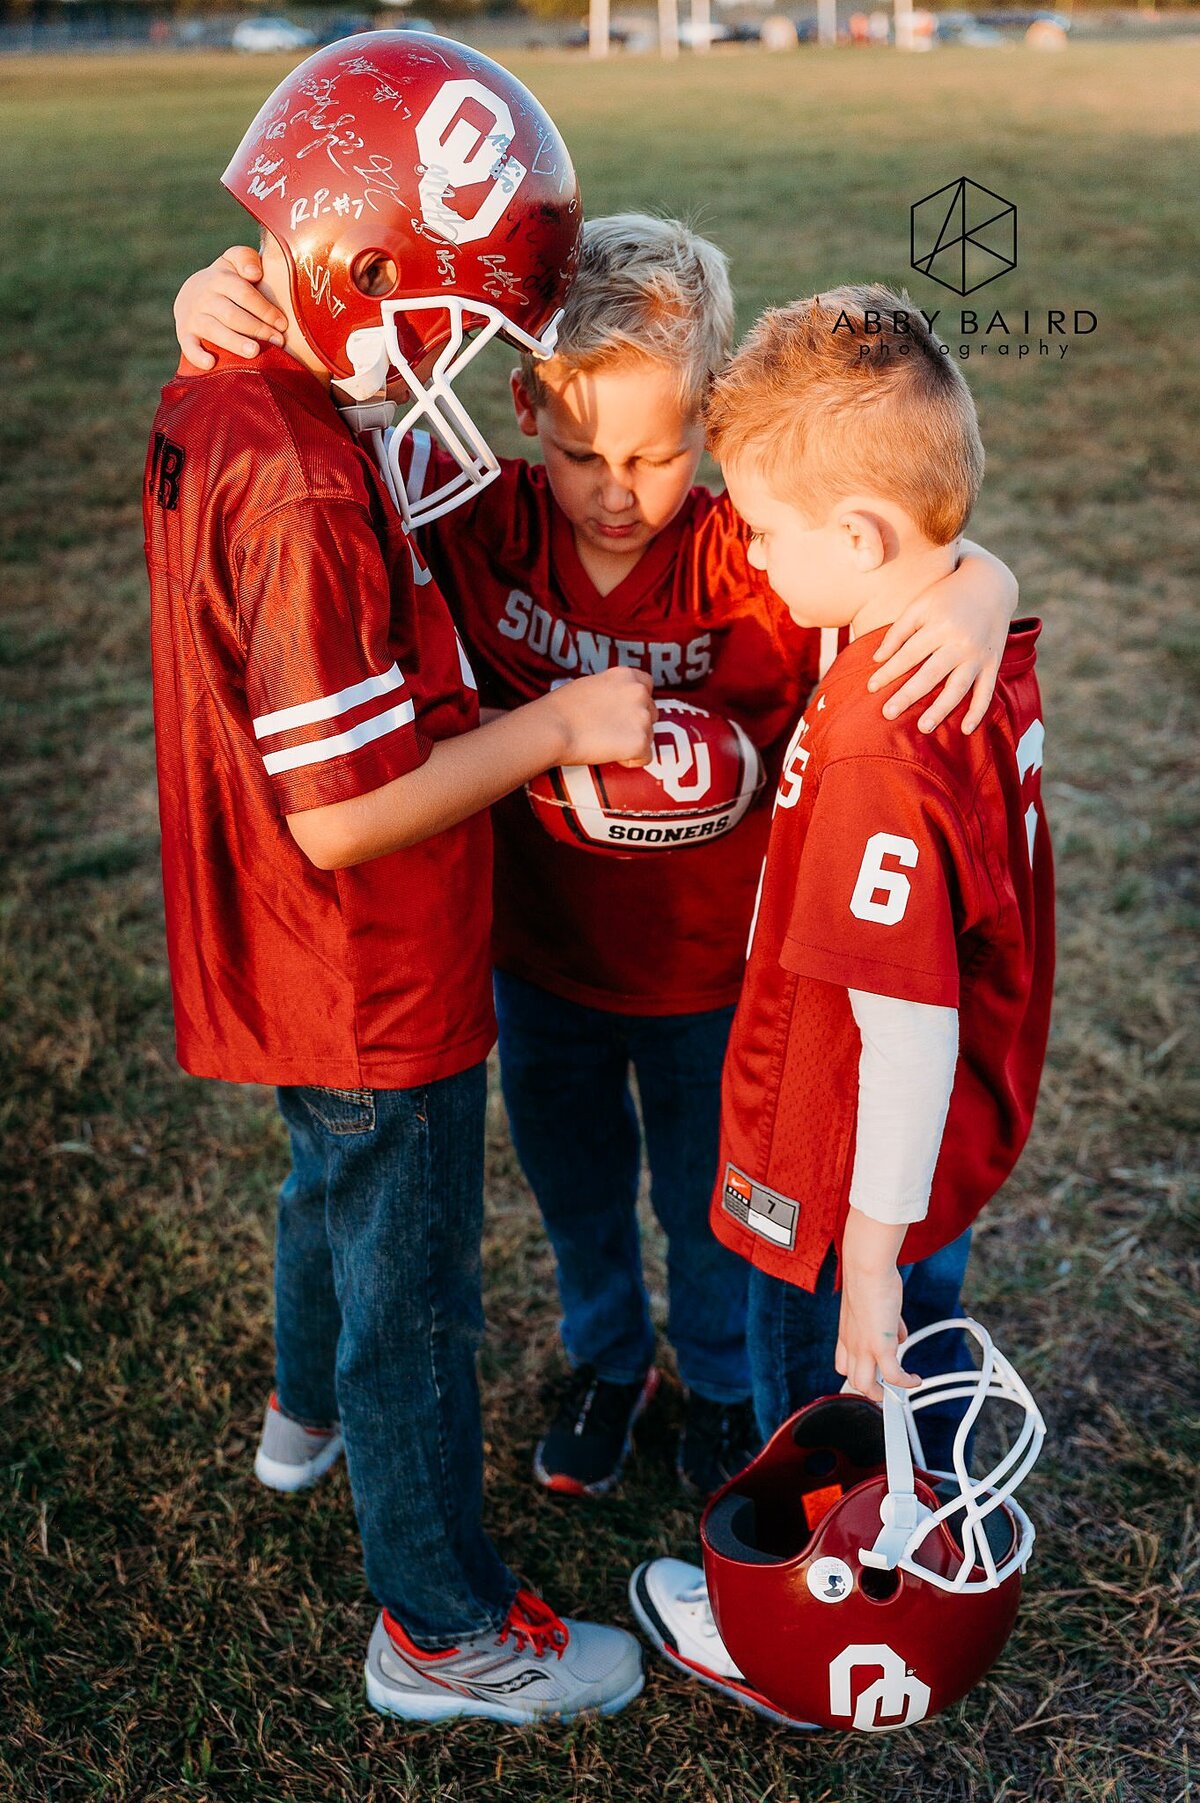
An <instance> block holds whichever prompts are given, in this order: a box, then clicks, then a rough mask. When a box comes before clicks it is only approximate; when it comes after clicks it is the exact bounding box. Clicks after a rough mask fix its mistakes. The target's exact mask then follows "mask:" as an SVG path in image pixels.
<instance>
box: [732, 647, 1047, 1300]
mask: <svg viewBox="0 0 1200 1803" xmlns="http://www.w3.org/2000/svg"><path fill="white" fill-rule="evenodd" d="M1040 631H1041V626H1040V624H1039V623H1038V622H1036V621H1024V622H1021V623H1019V624H1018V625H1016V626H1014V628H1013V630H1012V631H1011V633H1010V634H1009V639H1008V646H1007V649H1006V650H1005V653H1004V658H1003V662H1002V664H1001V668H1000V678H999V682H998V684H997V688H996V694H995V697H994V698H993V701H992V705H991V708H990V710H989V712H988V716H987V719H986V721H985V722H984V724H983V725H982V726H980V727H979V728H978V730H977V731H976V732H975V733H974V734H973V735H972V736H971V737H969V738H965V737H964V736H963V734H962V733H961V732H960V731H959V725H960V722H961V718H962V710H961V709H960V710H958V711H957V712H956V713H955V714H954V715H953V716H952V717H951V719H950V720H949V721H948V722H947V723H946V724H945V725H944V726H943V727H942V728H941V729H940V730H939V731H938V732H936V733H934V734H932V735H930V736H929V737H926V736H925V735H923V734H922V733H920V732H918V730H917V726H916V714H915V711H913V710H910V712H909V713H908V714H906V715H905V716H904V717H903V718H902V719H900V720H892V721H888V720H885V719H884V717H883V714H882V713H881V712H880V709H879V705H878V698H877V697H874V696H871V695H868V694H867V692H866V687H865V679H866V677H867V675H868V674H869V672H870V668H871V661H872V653H873V652H874V651H875V649H876V647H877V646H878V645H879V643H880V641H881V639H882V636H883V635H882V633H880V632H876V633H868V634H867V635H865V636H864V637H863V638H861V639H857V640H856V641H855V642H854V643H853V644H852V645H851V646H850V647H849V648H848V649H847V650H845V651H843V652H842V653H841V655H840V656H839V657H838V658H837V660H836V661H835V663H834V664H833V666H832V668H831V669H830V671H829V673H828V675H827V676H826V678H825V680H824V681H823V682H822V684H821V687H820V689H819V691H818V693H817V694H816V696H814V698H813V701H812V703H811V705H810V706H809V708H808V711H807V712H806V713H805V715H804V717H803V719H802V720H801V722H800V725H799V726H798V727H797V729H796V731H795V733H794V734H793V736H792V741H791V744H790V745H789V747H788V750H787V753H786V755H785V757H784V761H783V770H782V774H781V776H780V781H779V788H778V791H777V794H776V797H775V813H774V817H773V820H772V825H771V837H770V844H769V846H768V850H767V858H766V863H765V865H764V868H763V875H762V887H761V891H760V895H759V904H758V913H757V918H756V921H755V926H754V935H753V939H752V942H751V947H750V957H749V962H748V965H747V970H746V982H745V987H744V989H743V991H742V997H741V1001H740V1003H739V1005H738V1010H737V1014H736V1016H735V1018H734V1025H733V1033H732V1036H731V1039H730V1044H729V1052H728V1055H727V1057H726V1061H725V1072H724V1079H723V1083H722V1090H721V1155H720V1164H719V1167H718V1169H719V1175H718V1178H717V1183H716V1188H715V1191H714V1195H713V1205H712V1217H711V1218H712V1225H713V1230H714V1232H715V1233H716V1235H717V1237H718V1239H720V1240H722V1241H724V1243H725V1244H726V1245H727V1246H731V1247H732V1248H733V1249H734V1251H736V1252H740V1253H741V1254H742V1255H743V1257H745V1258H748V1259H749V1260H750V1261H751V1262H752V1263H753V1264H756V1265H759V1266H761V1267H762V1269H763V1270H766V1271H769V1272H771V1273H772V1274H773V1275H775V1276H777V1277H782V1278H785V1279H786V1280H787V1281H788V1282H791V1283H795V1284H797V1285H799V1286H800V1287H802V1288H805V1289H811V1288H812V1286H813V1284H814V1282H815V1280H816V1277H817V1273H818V1272H819V1270H820V1268H821V1265H822V1263H823V1261H824V1259H825V1255H826V1253H827V1252H828V1250H829V1247H830V1245H831V1244H835V1243H837V1244H840V1241H841V1233H842V1227H843V1225H844V1222H845V1216H846V1209H847V1206H848V1198H849V1193H850V1179H851V1176H852V1174H853V1167H854V1136H855V1123H856V1117H857V1105H858V1104H857V1097H858V1060H859V1053H860V1050H861V1040H860V1037H859V1032H858V1028H857V1027H856V1025H855V1023H854V1017H853V1015H852V1014H851V1011H850V1001H849V994H848V991H849V990H850V989H864V990H867V991H869V992H871V993H872V994H876V995H890V996H898V997H900V998H901V999H904V1000H907V1001H913V1002H928V1003H932V1004H934V1005H936V1006H939V1007H944V1008H957V1009H958V1013H959V1057H958V1068H957V1072H956V1076H955V1084H954V1091H953V1094H952V1096H951V1100H950V1111H949V1115H948V1117H947V1120H946V1127H945V1132H944V1135H943V1138H942V1147H941V1154H940V1157H939V1159H938V1163H937V1169H936V1171H935V1173H934V1180H933V1191H932V1195H931V1198H930V1204H929V1212H928V1215H927V1216H926V1218H925V1220H923V1221H920V1222H918V1223H916V1224H915V1225H914V1226H912V1227H911V1228H910V1229H909V1231H908V1234H907V1235H906V1237H905V1241H904V1247H903V1251H902V1254H901V1257H902V1261H903V1262H908V1261H910V1260H914V1259H918V1258H925V1257H927V1256H928V1255H929V1254H930V1253H932V1252H935V1251H937V1250H938V1248H939V1247H941V1246H944V1245H946V1244H948V1243H949V1241H951V1240H952V1239H955V1238H956V1237H957V1235H958V1234H960V1233H961V1232H962V1231H963V1229H964V1228H966V1227H967V1226H969V1224H970V1223H971V1221H972V1220H974V1218H975V1216H976V1214H978V1212H979V1210H980V1209H981V1208H982V1207H983V1205H984V1203H985V1202H986V1201H987V1200H988V1199H989V1197H991V1196H992V1195H994V1193H995V1191H996V1190H997V1189H998V1188H999V1186H1000V1184H1001V1183H1003V1181H1004V1179H1005V1178H1006V1177H1007V1176H1008V1174H1009V1172H1010V1171H1011V1170H1012V1168H1013V1165H1014V1164H1015V1163H1016V1161H1017V1157H1018V1155H1019V1154H1020V1151H1021V1148H1022V1146H1023V1145H1024V1143H1025V1140H1026V1138H1027V1137H1028V1134H1029V1128H1030V1124H1031V1122H1032V1120H1033V1110H1034V1103H1035V1101H1036V1099H1037V1090H1038V1083H1039V1081H1040V1078H1041V1073H1042V1062H1043V1059H1044V1057H1045V1051H1046V1035H1047V1031H1048V1029H1049V1023H1050V998H1051V990H1052V987H1053V979H1054V870H1053V862H1052V857H1051V851H1050V836H1049V833H1048V832H1047V830H1046V822H1045V818H1044V816H1043V814H1042V808H1041V778H1040V772H1041V766H1042V741H1043V736H1044V735H1043V728H1042V720H1041V699H1040V696H1039V694H1038V685H1037V677H1036V675H1035V673H1034V662H1035V656H1036V653H1035V645H1036V641H1037V637H1038V634H1039V632H1040Z"/></svg>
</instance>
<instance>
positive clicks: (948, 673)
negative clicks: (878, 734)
mask: <svg viewBox="0 0 1200 1803" xmlns="http://www.w3.org/2000/svg"><path fill="white" fill-rule="evenodd" d="M1018 595H1019V591H1018V587H1017V579H1016V577H1015V576H1014V575H1013V573H1012V571H1011V570H1010V569H1009V568H1008V566H1007V564H1004V563H1001V561H1000V559H999V558H998V557H993V556H992V554H991V552H990V551H985V550H983V549H982V547H981V546H979V545H973V544H970V543H968V542H965V541H964V544H963V555H962V559H961V561H960V563H959V565H958V568H957V569H955V570H952V571H951V573H950V574H949V575H948V576H943V577H942V579H941V581H940V582H935V583H934V585H933V587H932V588H930V589H927V590H926V591H925V593H924V594H923V595H918V597H917V599H916V600H915V601H913V602H912V603H911V604H910V605H909V606H908V607H906V608H905V610H904V612H903V613H902V614H901V615H900V617H899V619H897V620H895V621H894V622H893V624H892V625H891V626H890V627H889V628H888V631H887V635H886V636H885V638H884V640H883V643H882V644H881V645H880V647H879V649H878V650H877V651H876V653H875V660H876V662H877V663H879V664H880V665H881V666H882V667H881V668H880V669H878V670H876V671H875V673H874V675H873V676H872V677H871V679H870V681H869V682H868V684H867V687H868V688H869V689H870V690H871V691H872V692H874V691H876V690H878V689H885V688H887V687H888V686H889V685H890V684H891V683H894V682H896V681H898V680H899V678H900V677H901V676H908V678H909V679H908V681H907V682H906V683H905V684H904V686H903V688H900V689H897V691H896V693H895V694H894V695H889V697H888V699H887V700H886V701H885V702H884V706H883V712H884V718H885V719H888V720H898V719H899V718H900V715H901V714H903V713H905V712H906V711H907V710H908V709H909V708H910V707H912V706H914V704H915V703H916V702H918V701H923V700H924V698H925V697H926V696H927V695H930V694H932V693H933V691H934V689H936V688H937V686H938V684H939V683H941V684H942V688H941V692H940V693H939V694H938V695H937V696H936V697H935V699H934V700H933V701H932V702H931V703H930V705H929V706H928V707H927V708H926V710H925V712H924V713H923V714H922V715H921V718H920V720H919V721H918V722H917V725H918V726H919V728H920V730H921V731H922V732H926V733H928V732H932V731H933V730H934V728H935V727H937V726H940V725H941V723H942V721H943V720H945V719H946V718H947V716H948V715H950V714H952V713H953V712H954V709H955V708H956V707H957V706H958V704H959V702H960V701H962V699H963V697H964V696H965V695H967V694H968V693H969V694H970V696H971V705H970V706H969V707H968V709H967V711H966V713H965V714H964V715H963V721H962V730H963V731H964V732H965V733H971V732H974V731H975V728H976V727H977V726H978V725H979V724H980V722H981V721H982V720H983V718H984V716H985V715H986V713H987V711H988V708H989V707H990V706H991V701H992V695H993V693H994V692H995V688H996V678H997V676H998V675H999V673H1000V659H1001V658H1002V657H1003V655H1004V644H1005V640H1006V639H1007V637H1008V628H1009V625H1010V623H1011V621H1012V617H1013V615H1014V614H1015V612H1016V610H1017V600H1018ZM910 671H911V672H913V674H912V675H909V672H910Z"/></svg>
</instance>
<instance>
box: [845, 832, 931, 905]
mask: <svg viewBox="0 0 1200 1803" xmlns="http://www.w3.org/2000/svg"><path fill="white" fill-rule="evenodd" d="M917 856H918V853H917V848H916V846H915V845H914V844H913V842H912V840H911V839H902V838H901V837H900V836H899V835H898V834H897V833H872V834H871V837H870V838H869V839H868V840H867V848H866V850H865V851H864V852H863V860H862V863H861V864H860V865H859V868H858V880H857V882H856V883H855V885H854V893H853V895H852V896H851V897H850V912H851V914H853V915H854V917H855V919H856V920H873V921H876V922H877V923H878V925H879V926H881V927H894V926H895V925H896V922H897V921H899V920H903V919H904V910H905V908H907V906H908V898H909V895H910V894H911V892H912V884H911V883H910V882H909V880H908V878H907V877H906V876H904V875H903V874H902V871H901V870H889V869H887V868H885V866H884V862H883V860H884V858H894V859H895V860H896V862H897V863H898V864H899V865H901V866H902V868H903V870H912V869H913V867H914V866H915V864H916V862H917Z"/></svg>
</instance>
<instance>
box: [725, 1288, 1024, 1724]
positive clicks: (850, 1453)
mask: <svg viewBox="0 0 1200 1803" xmlns="http://www.w3.org/2000/svg"><path fill="white" fill-rule="evenodd" d="M956 1327H957V1328H964V1329H965V1330H966V1331H967V1332H968V1333H970V1334H972V1335H973V1336H974V1338H975V1339H976V1341H977V1342H978V1344H979V1347H980V1349H981V1353H982V1364H981V1368H980V1369H979V1370H978V1371H951V1372H946V1373H945V1374H943V1375H941V1376H937V1377H927V1378H925V1379H924V1380H923V1381H922V1384H921V1387H920V1389H919V1390H915V1391H907V1390H900V1389H897V1388H894V1387H892V1386H889V1385H885V1386H884V1396H885V1400H884V1404H883V1408H882V1410H881V1409H880V1408H879V1406H878V1405H877V1404H876V1403H873V1402H868V1401H867V1400H866V1399H865V1398H864V1397H861V1396H854V1395H849V1394H845V1393H843V1394H842V1395H841V1396H828V1397H825V1398H823V1399H822V1400H821V1401H819V1402H814V1403H810V1404H809V1406H808V1407H807V1408H805V1409H801V1410H800V1412H799V1414H797V1415H794V1416H793V1417H792V1419H791V1420H790V1421H787V1422H785V1423H784V1425H783V1426H782V1427H781V1428H780V1429H779V1431H778V1433H776V1434H775V1435H774V1436H773V1437H772V1439H771V1440H770V1441H768V1443H767V1445H766V1446H765V1447H764V1448H763V1450H762V1452H761V1453H760V1454H759V1455H758V1457H757V1458H756V1459H755V1460H754V1462H753V1463H752V1464H751V1465H749V1466H747V1468H746V1470H745V1471H743V1472H742V1473H741V1474H740V1476H738V1477H736V1478H735V1479H734V1480H733V1482H732V1483H730V1484H727V1485H726V1486H725V1488H724V1489H723V1490H720V1491H718V1493H717V1494H716V1496H714V1497H713V1499H712V1501H711V1502H710V1503H709V1505H708V1507H707V1509H706V1510H705V1512H704V1516H703V1518H702V1520H701V1523H700V1538H701V1541H702V1543H703V1547H704V1569H705V1573H706V1576H707V1579H708V1593H709V1599H710V1601H711V1604H712V1610H713V1615H714V1617H715V1619H716V1623H717V1626H718V1628H719V1629H720V1633H721V1638H722V1640H723V1641H724V1643H725V1646H726V1648H727V1649H728V1651H729V1653H730V1655H731V1656H732V1658H733V1659H735V1660H736V1662H737V1664H738V1665H739V1666H740V1668H741V1670H742V1672H743V1673H744V1674H745V1676H746V1678H747V1680H748V1681H749V1682H750V1683H751V1684H752V1685H754V1686H755V1688H756V1689H758V1690H760V1691H761V1692H762V1693H763V1695H764V1696H766V1697H768V1698H769V1699H770V1701H771V1702H772V1703H774V1704H776V1705H777V1706H778V1708H780V1709H781V1710H782V1711H784V1713H785V1714H787V1715H790V1716H792V1717H794V1718H796V1719H798V1720H801V1721H806V1722H812V1723H814V1724H816V1725H818V1726H821V1727H826V1728H859V1729H866V1730H868V1731H878V1730H881V1729H890V1728H907V1727H910V1726H911V1725H912V1724H913V1723H914V1722H919V1721H923V1720H924V1719H925V1718H926V1717H927V1716H930V1715H936V1714H937V1713H938V1711H939V1710H942V1709H945V1708H947V1707H948V1706H949V1705H950V1704H951V1703H955V1702H957V1701H958V1699H959V1697H961V1696H965V1694H966V1692H967V1691H968V1690H970V1689H971V1687H972V1685H974V1684H976V1683H978V1681H979V1679H980V1678H982V1677H983V1675H984V1673H985V1672H987V1671H988V1669H989V1668H990V1667H991V1666H992V1665H993V1664H994V1663H995V1661H996V1659H997V1658H998V1657H999V1655H1000V1652H1001V1650H1002V1649H1003V1647H1004V1643H1005V1641H1006V1640H1007V1639H1008V1636H1009V1633H1010V1632H1011V1630H1012V1625H1013V1621H1014V1619H1015V1617H1016V1613H1017V1603H1018V1601H1019V1599H1020V1593H1021V1573H1022V1572H1023V1571H1024V1569H1025V1566H1026V1564H1027V1563H1028V1560H1029V1556H1030V1553H1031V1552H1032V1550H1033V1538H1034V1535H1033V1527H1032V1525H1031V1523H1030V1521H1029V1518H1028V1516H1027V1515H1026V1514H1025V1513H1024V1511H1023V1510H1022V1509H1021V1508H1020V1507H1019V1506H1018V1505H1017V1504H1016V1503H1015V1502H1014V1501H1013V1495H1012V1493H1013V1491H1014V1490H1015V1489H1016V1487H1017V1485H1018V1484H1019V1483H1020V1482H1021V1479H1022V1478H1023V1477H1024V1476H1025V1475H1026V1473H1027V1472H1028V1471H1029V1469H1030V1467H1031V1466H1032V1465H1033V1463H1034V1460H1035V1459H1036V1458H1037V1456H1038V1453H1039V1452H1040V1450H1041V1446H1042V1441H1043V1439H1044V1437H1045V1431H1046V1430H1045V1424H1044V1422H1043V1421H1042V1417H1041V1414H1040V1412H1039V1410H1038V1407H1037V1404H1036V1403H1035V1402H1034V1400H1033V1398H1032V1396H1031V1395H1030V1394H1029V1391H1028V1390H1027V1389H1026V1387H1025V1385H1024V1384H1023V1383H1022V1381H1021V1379H1020V1378H1019V1377H1018V1375H1017V1373H1016V1372H1015V1371H1014V1370H1013V1368H1012V1366H1011V1365H1010V1364H1009V1363H1008V1361H1007V1359H1005V1358H1003V1357H1002V1356H1001V1354H1000V1353H999V1352H997V1350H996V1348H995V1347H994V1346H993V1344H992V1341H991V1338H990V1336H989V1335H988V1333H987V1332H986V1331H985V1330H984V1329H983V1328H982V1327H980V1325H979V1324H978V1322H976V1321H967V1320H960V1321H939V1322H937V1323H935V1324H934V1325H933V1326H931V1327H925V1328H922V1329H921V1330H920V1331H919V1332H917V1333H914V1334H911V1335H910V1336H909V1338H908V1339H907V1340H906V1341H905V1343H904V1345H903V1346H902V1347H901V1348H900V1351H899V1357H900V1359H901V1361H902V1362H903V1358H904V1356H905V1354H906V1353H908V1352H909V1351H911V1350H912V1348H913V1347H914V1346H916V1345H918V1344H919V1343H920V1342H921V1341H922V1340H925V1339H928V1338H929V1337H930V1336H931V1335H933V1334H938V1333H943V1332H945V1331H947V1330H948V1329H950V1328H956ZM989 1397H991V1398H996V1399H998V1400H1002V1401H1004V1402H1008V1403H1013V1404H1015V1405H1016V1406H1017V1407H1018V1408H1020V1410H1021V1411H1022V1421H1021V1425H1020V1427H1019V1429H1018V1430H1017V1432H1016V1434H1015V1436H1014V1437H1013V1440H1012V1444H1011V1446H1010V1447H1009V1450H1008V1451H1007V1452H1006V1453H1005V1454H1004V1455H1003V1456H1002V1457H1001V1458H1000V1459H999V1460H998V1462H997V1464H996V1465H995V1467H994V1469H993V1470H991V1471H990V1472H989V1473H988V1474H987V1476H986V1477H984V1478H983V1479H981V1480H980V1481H979V1482H976V1481H974V1480H973V1479H972V1478H971V1476H970V1475H969V1473H968V1471H967V1468H966V1449H967V1445H968V1441H969V1439H970V1436H971V1433H972V1431H973V1429H974V1427H975V1423H976V1421H977V1420H978V1418H979V1413H980V1411H981V1409H982V1408H983V1405H984V1403H985V1402H986V1401H987V1400H988V1398H989ZM964 1398H968V1399H969V1406H968V1407H967V1409H966V1410H965V1412H964V1414H963V1418H962V1421H961V1423H960V1425H959V1427H958V1429H957V1431H956V1434H955V1440H954V1451H953V1465H954V1470H953V1473H939V1472H932V1471H928V1470H926V1469H924V1465H925V1461H924V1456H923V1454H922V1451H921V1442H920V1437H919V1435H918V1433H917V1428H916V1422H915V1419H914V1417H915V1415H916V1414H917V1412H918V1411H919V1410H920V1409H923V1408H928V1407H929V1405H930V1404H931V1403H937V1402H953V1401H959V1400H962V1399H964ZM914 1459H915V1461H916V1467H917V1468H916V1469H915V1470H914Z"/></svg>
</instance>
